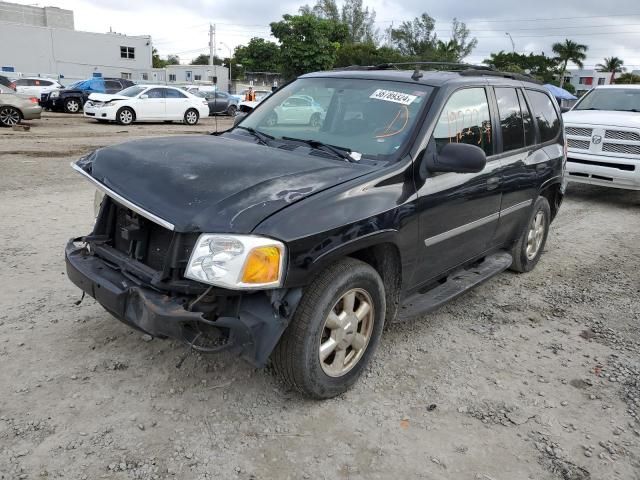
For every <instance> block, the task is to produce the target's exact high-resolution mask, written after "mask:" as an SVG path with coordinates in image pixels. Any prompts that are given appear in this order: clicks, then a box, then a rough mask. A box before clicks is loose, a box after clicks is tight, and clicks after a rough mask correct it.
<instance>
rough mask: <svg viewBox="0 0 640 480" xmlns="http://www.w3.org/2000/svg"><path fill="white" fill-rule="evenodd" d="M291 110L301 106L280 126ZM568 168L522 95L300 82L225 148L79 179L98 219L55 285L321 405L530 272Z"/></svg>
mask: <svg viewBox="0 0 640 480" xmlns="http://www.w3.org/2000/svg"><path fill="white" fill-rule="evenodd" d="M422 68H425V67H422ZM293 96H295V97H298V98H310V99H311V100H312V101H311V102H309V106H307V107H305V108H302V107H301V108H299V109H295V108H289V107H285V106H284V105H286V104H287V99H289V98H291V97H293ZM289 103H290V102H289ZM309 109H313V111H307V110H309ZM316 113H318V114H319V116H320V121H318V115H314V114H316ZM565 159H566V156H565V142H564V137H563V128H562V121H561V117H560V113H559V109H558V106H557V104H556V102H555V101H554V100H553V98H552V97H551V96H550V95H549V93H548V92H547V91H546V90H545V88H544V87H542V86H540V85H538V84H536V83H534V82H532V81H530V80H529V79H528V77H519V76H513V75H508V74H500V73H497V72H493V71H489V70H483V69H480V68H464V69H461V70H460V71H448V72H442V71H428V70H424V71H420V70H416V71H415V72H413V73H412V72H411V71H402V70H390V69H382V68H378V69H361V70H356V69H352V70H345V71H333V72H321V73H313V74H309V75H304V76H302V77H300V78H298V79H297V80H295V81H294V82H292V83H290V84H288V85H286V86H284V87H283V88H282V89H280V90H279V91H277V92H275V93H274V94H273V95H271V96H270V97H269V98H268V99H266V100H264V101H263V102H262V103H260V105H259V106H258V107H257V108H256V109H255V110H254V111H253V112H252V113H251V114H249V115H248V116H246V117H244V118H242V119H241V120H240V121H239V122H238V124H237V125H236V126H235V127H234V128H232V129H231V130H229V131H227V132H224V133H220V134H214V135H212V136H201V137H194V136H193V135H189V136H184V137H171V138H160V139H151V140H136V141H132V142H129V143H125V144H122V145H118V146H112V147H106V148H102V149H99V150H97V151H95V152H93V153H91V154H90V155H88V156H86V157H84V158H82V159H80V160H79V161H78V162H76V163H75V164H74V165H73V168H74V169H76V170H77V171H78V172H79V173H80V174H82V175H83V176H85V177H86V178H87V179H88V180H89V181H90V182H92V183H93V184H94V185H95V187H96V188H97V189H98V193H99V195H98V196H97V202H96V207H97V210H96V212H97V220H96V223H95V227H94V229H93V231H92V232H91V234H89V235H87V236H84V237H78V238H75V239H73V240H70V241H69V243H68V244H67V247H66V255H65V256H66V262H67V272H68V276H69V278H70V279H71V281H72V282H73V283H75V284H76V285H77V286H78V287H80V288H81V289H82V290H83V291H84V292H86V293H88V294H89V295H91V296H92V297H94V298H95V299H96V300H97V301H98V302H99V303H100V304H101V305H103V306H104V308H105V309H106V310H107V311H109V312H110V313H111V314H113V315H114V316H115V317H116V318H118V319H120V320H121V321H123V322H125V323H127V324H128V325H131V326H133V327H136V328H138V329H140V330H142V331H144V332H147V333H148V334H150V335H153V336H158V337H172V338H178V339H181V340H183V341H185V342H186V343H187V344H188V345H189V347H190V348H192V349H194V350H197V351H200V352H217V351H221V350H232V351H235V352H238V353H239V354H240V355H242V356H243V357H244V358H245V359H247V360H248V361H250V362H252V363H253V364H254V365H257V366H263V365H265V364H266V363H267V361H268V360H270V361H271V363H272V364H273V366H274V367H275V369H276V371H277V372H279V373H280V374H281V375H282V377H283V378H284V380H285V381H286V382H287V383H288V384H289V385H291V386H292V387H293V388H295V389H298V390H300V391H301V392H303V393H304V394H306V395H309V396H312V397H315V398H328V397H332V396H335V395H337V394H339V393H341V392H343V391H345V390H346V389H347V388H348V387H349V386H351V385H352V384H353V383H354V382H355V381H356V380H357V378H358V377H359V375H360V374H361V373H362V371H363V369H364V368H365V367H366V365H367V364H368V363H369V361H370V359H371V357H372V356H373V355H374V353H375V350H376V347H377V345H378V342H379V340H380V336H381V334H382V331H383V325H384V323H385V322H390V321H393V320H394V319H397V318H400V319H406V318H412V317H416V316H419V315H422V314H424V313H425V312H428V311H429V310H432V309H434V308H436V307H438V306H439V305H442V304H443V303H444V302H447V301H448V300H451V299H452V298H454V297H456V296H457V295H459V294H461V293H463V292H465V291H467V290H469V289H470V288H472V287H473V286H475V285H477V284H479V283H480V282H482V281H484V280H486V279H488V278H489V277H491V276H493V275H496V274H498V273H499V272H502V271H503V270H506V269H508V268H511V269H512V270H514V271H517V272H527V271H529V270H531V269H533V268H534V267H535V265H536V264H537V262H538V260H539V259H540V255H541V254H542V251H543V249H544V246H545V241H546V238H547V233H548V231H549V225H550V223H551V221H552V220H553V218H554V217H555V215H556V214H557V212H558V208H559V207H560V204H561V202H562V198H563V194H564V189H565V184H564V182H563V172H564V168H565Z"/></svg>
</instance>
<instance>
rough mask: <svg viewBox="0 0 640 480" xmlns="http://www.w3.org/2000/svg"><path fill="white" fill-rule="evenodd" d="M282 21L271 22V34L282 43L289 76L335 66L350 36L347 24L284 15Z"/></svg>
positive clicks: (305, 16) (282, 58)
mask: <svg viewBox="0 0 640 480" xmlns="http://www.w3.org/2000/svg"><path fill="white" fill-rule="evenodd" d="M282 18H283V19H282V20H281V21H279V22H273V23H271V33H272V35H273V36H274V37H275V38H277V39H278V40H279V41H280V58H281V61H282V66H283V73H284V74H285V76H286V77H294V76H298V75H302V74H303V73H307V72H313V71H316V70H327V69H330V68H331V67H333V65H334V63H335V61H336V58H337V54H338V49H339V48H340V45H341V43H343V42H344V39H345V38H347V35H348V31H347V29H346V27H345V26H344V25H342V24H336V23H335V22H333V21H330V20H325V19H322V18H318V17H316V16H315V15H311V14H303V15H283V16H282Z"/></svg>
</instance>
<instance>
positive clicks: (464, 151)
mask: <svg viewBox="0 0 640 480" xmlns="http://www.w3.org/2000/svg"><path fill="white" fill-rule="evenodd" d="M426 162H427V169H428V170H429V171H430V172H434V173H435V172H453V173H478V172H481V171H482V169H483V168H484V167H485V165H486V164H487V156H486V154H485V153H484V150H482V149H481V148H480V147H477V146H476V145H469V144H468V143H447V144H446V145H445V146H444V147H442V150H441V151H440V153H437V154H433V155H430V156H428V157H427V159H426Z"/></svg>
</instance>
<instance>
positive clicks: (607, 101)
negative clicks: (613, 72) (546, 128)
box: [563, 85, 640, 190]
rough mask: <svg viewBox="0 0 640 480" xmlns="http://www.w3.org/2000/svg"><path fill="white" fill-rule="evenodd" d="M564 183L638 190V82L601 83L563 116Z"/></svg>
mask: <svg viewBox="0 0 640 480" xmlns="http://www.w3.org/2000/svg"><path fill="white" fill-rule="evenodd" d="M563 119H564V126H565V132H566V136H567V144H568V155H567V173H566V175H567V177H568V180H569V181H572V182H581V183H588V184H592V185H603V186H608V187H616V188H626V189H631V190H640V85H606V86H601V87H596V88H594V89H593V90H590V91H589V92H588V93H587V94H586V95H585V96H583V97H582V98H581V99H580V101H578V103H576V105H575V106H574V107H573V108H572V109H571V111H569V112H567V113H565V114H564V115H563Z"/></svg>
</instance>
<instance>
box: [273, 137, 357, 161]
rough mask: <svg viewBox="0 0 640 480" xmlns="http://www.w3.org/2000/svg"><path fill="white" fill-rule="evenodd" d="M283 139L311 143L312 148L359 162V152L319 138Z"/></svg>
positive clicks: (283, 138)
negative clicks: (321, 140)
mask: <svg viewBox="0 0 640 480" xmlns="http://www.w3.org/2000/svg"><path fill="white" fill-rule="evenodd" d="M282 140H289V141H292V142H300V143H305V144H307V145H309V146H310V147H311V148H315V149H317V150H323V151H325V152H329V153H332V154H333V155H335V156H336V157H338V158H341V159H342V160H346V161H347V162H351V163H354V162H357V161H358V160H359V159H360V154H358V153H357V152H352V151H351V150H350V149H347V148H342V147H336V146H334V145H329V144H328V143H323V142H320V141H318V140H311V139H304V138H294V137H282Z"/></svg>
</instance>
